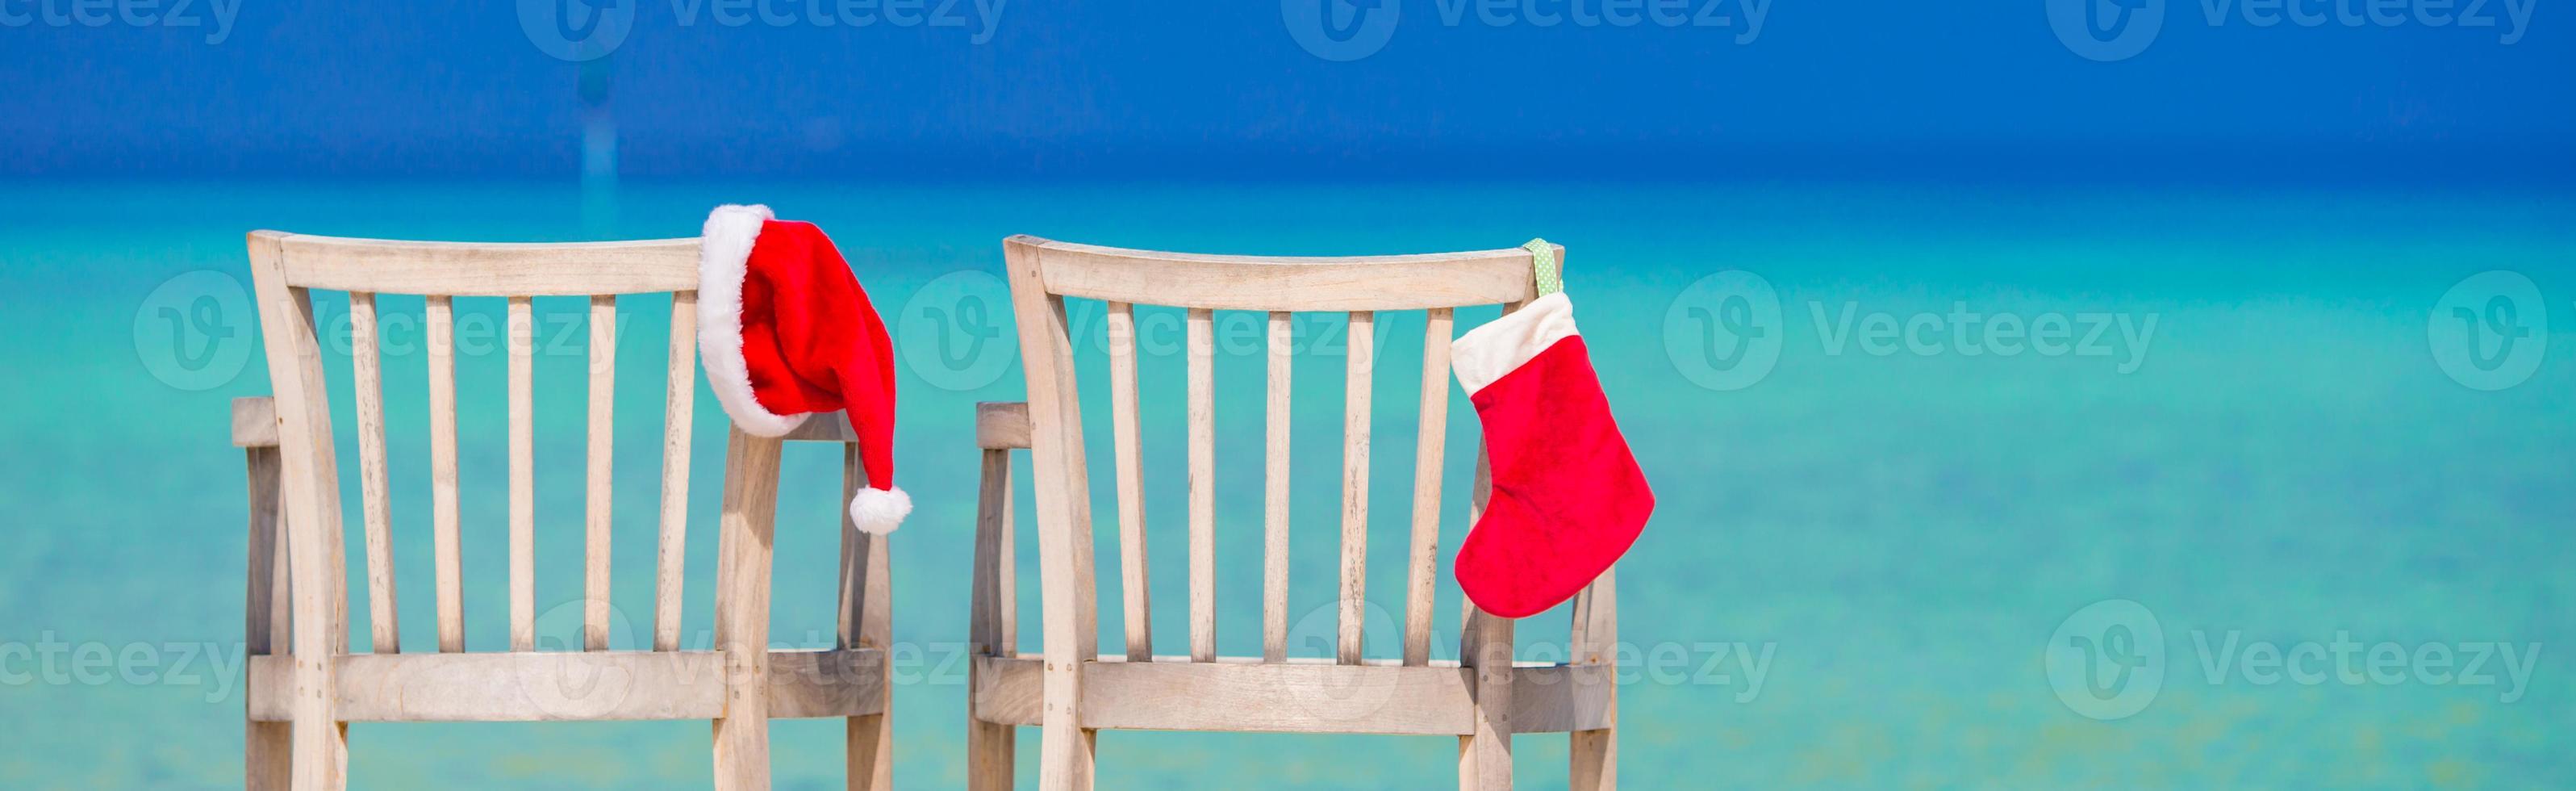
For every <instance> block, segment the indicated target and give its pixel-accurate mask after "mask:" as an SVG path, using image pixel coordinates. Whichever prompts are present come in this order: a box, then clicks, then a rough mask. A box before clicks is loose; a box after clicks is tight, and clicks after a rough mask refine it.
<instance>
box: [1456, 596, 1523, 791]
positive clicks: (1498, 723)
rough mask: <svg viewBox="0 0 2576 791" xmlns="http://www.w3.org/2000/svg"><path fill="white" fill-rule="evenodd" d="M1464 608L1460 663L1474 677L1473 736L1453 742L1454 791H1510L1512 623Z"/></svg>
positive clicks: (1506, 619)
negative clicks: (1455, 759)
mask: <svg viewBox="0 0 2576 791" xmlns="http://www.w3.org/2000/svg"><path fill="white" fill-rule="evenodd" d="M1473 608H1474V605H1469V610H1470V611H1469V613H1468V615H1467V627H1466V629H1465V634H1464V638H1465V639H1464V642H1465V646H1464V647H1465V649H1466V650H1464V651H1461V652H1460V653H1459V657H1460V659H1461V661H1462V662H1464V663H1465V664H1467V665H1468V666H1469V667H1471V668H1473V669H1474V670H1475V673H1476V680H1475V684H1474V685H1473V686H1472V687H1471V688H1470V689H1471V690H1472V694H1473V696H1474V703H1475V707H1476V711H1475V726H1476V732H1475V733H1473V734H1470V735H1467V736H1460V737H1458V788H1459V789H1460V791H1510V789H1511V787H1512V721H1511V711H1512V620H1511V619H1509V618H1496V617H1493V616H1490V615H1486V614H1485V613H1483V612H1482V611H1477V610H1474V609H1473Z"/></svg>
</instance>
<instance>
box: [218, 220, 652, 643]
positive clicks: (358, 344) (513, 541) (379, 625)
mask: <svg viewBox="0 0 2576 791" xmlns="http://www.w3.org/2000/svg"><path fill="white" fill-rule="evenodd" d="M249 241H250V258H251V271H252V275H253V278H254V281H255V283H256V288H257V291H258V294H259V300H260V315H261V319H262V324H263V333H262V334H263V336H264V338H265V343H266V344H267V351H268V360H269V375H270V377H271V379H272V380H273V385H274V388H275V399H276V416H277V421H278V442H279V446H280V448H281V450H282V458H281V461H282V467H283V470H282V472H283V474H282V475H281V482H282V484H283V490H282V495H283V496H282V499H283V501H284V505H285V508H286V512H287V514H288V520H289V523H290V525H293V527H292V528H291V529H290V533H291V535H293V536H295V537H296V539H295V540H296V541H298V542H301V543H304V544H307V545H312V544H316V543H317V542H315V541H304V540H303V539H304V537H307V536H311V537H314V538H316V539H318V544H319V546H315V547H313V548H315V549H318V550H319V551H320V552H321V553H323V554H322V556H321V557H318V558H310V559H308V560H309V561H310V562H311V563H312V564H313V565H311V566H307V565H306V563H305V562H301V561H300V562H297V563H296V564H294V565H295V567H296V568H297V569H298V571H299V572H301V571H303V570H304V569H306V568H314V569H317V570H323V571H324V574H323V576H325V577H327V578H328V581H329V589H330V590H331V592H332V595H330V596H328V597H327V599H328V605H327V606H328V610H327V611H324V612H317V613H311V614H307V613H306V612H304V611H303V610H302V607H303V606H304V602H305V600H306V598H307V597H304V596H300V595H299V596H297V597H295V598H296V599H297V606H298V608H299V609H298V610H297V612H296V617H295V620H296V624H297V626H298V628H297V629H296V630H295V631H296V632H298V635H297V636H298V637H299V638H302V637H303V636H304V635H303V634H302V633H303V632H305V629H304V628H303V625H304V624H317V623H319V624H328V625H329V627H330V628H329V631H330V633H331V634H330V637H329V645H330V648H329V650H330V652H331V653H335V654H340V653H347V652H348V628H347V618H346V617H345V608H346V607H347V601H348V597H347V593H346V590H347V583H346V578H345V572H343V571H342V569H341V563H340V562H339V558H340V557H342V554H341V552H340V546H341V541H342V538H341V536H342V532H341V530H342V528H341V522H340V514H341V510H340V509H341V504H340V495H339V492H340V488H339V472H338V466H337V460H336V459H335V457H334V451H333V443H332V436H333V435H332V427H331V410H330V406H329V403H328V401H327V397H326V395H325V394H326V392H327V390H328V388H327V387H326V386H325V384H324V374H323V367H322V358H321V346H320V343H319V338H320V335H319V333H318V332H317V328H316V326H315V321H314V311H313V301H312V295H311V293H310V292H311V291H312V290H314V289H326V290H342V291H347V292H348V294H349V326H350V336H349V338H350V342H351V343H350V346H351V348H350V362H351V365H350V367H351V370H352V373H353V378H354V379H355V382H354V384H355V386H354V387H353V388H352V390H353V392H354V394H355V400H356V403H355V407H356V416H357V438H356V439H357V448H358V454H359V462H358V465H357V469H358V474H359V478H360V480H359V484H360V485H359V491H360V493H361V496H362V497H363V498H364V503H363V508H362V509H361V513H362V514H363V515H364V519H365V540H366V554H365V557H366V569H365V571H366V577H367V601H368V605H369V615H370V619H369V621H370V623H371V625H372V633H373V638H374V643H373V650H374V651H375V652H376V653H396V652H399V651H400V650H401V634H400V629H399V609H398V608H397V607H396V605H395V592H394V566H393V547H392V535H391V532H392V531H391V526H390V522H391V513H392V509H391V504H390V503H389V501H388V495H387V477H388V475H387V470H386V464H385V425H384V424H385V421H384V397H383V387H382V366H381V364H380V362H379V320H378V316H377V311H376V295H377V294H379V293H394V294H417V295H421V296H423V297H425V298H426V299H425V301H426V306H427V307H426V314H427V315H426V316H425V321H424V322H423V326H424V328H425V333H424V343H423V346H424V347H425V349H426V351H427V355H428V363H429V380H428V381H429V397H428V403H429V433H430V454H429V455H430V467H431V469H430V476H431V501H430V513H431V529H432V532H433V542H434V543H433V552H434V555H435V571H436V576H437V584H436V593H437V609H436V613H437V623H438V630H437V634H438V650H439V651H441V652H455V651H463V650H464V649H465V622H464V605H463V594H462V589H463V581H462V580H461V579H460V577H461V575H462V572H461V563H460V557H459V555H460V552H459V543H458V539H457V476H456V459H457V450H456V448H457V436H456V426H457V422H456V354H455V353H456V343H455V300H456V299H458V298H487V297H488V298H499V299H504V300H506V301H507V304H508V308H507V310H508V319H507V322H506V324H507V332H505V333H504V335H505V337H506V346H507V348H508V356H509V398H508V403H509V407H508V411H509V440H508V442H509V453H508V456H509V618H510V650H512V651H530V650H534V649H535V648H536V615H537V613H536V598H535V584H534V575H535V571H534V565H535V564H534V553H533V551H532V544H533V535H534V531H535V520H536V515H535V514H536V511H535V473H534V463H533V461H532V458H531V457H532V455H533V446H534V439H533V437H534V430H533V426H532V423H533V416H534V412H535V410H534V405H533V402H534V399H533V395H534V394H533V390H534V387H533V382H532V380H533V377H534V373H533V369H534V357H535V355H534V344H535V337H534V336H535V315H534V308H533V303H532V299H533V298H535V297H570V296H579V297H587V298H589V300H590V307H589V325H590V346H589V383H590V387H589V394H588V400H589V424H588V438H589V442H588V451H587V460H588V463H587V468H586V469H587V474H586V476H585V494H586V499H585V503H586V506H585V507H586V519H585V531H584V532H585V540H584V549H585V563H584V584H583V591H584V597H583V598H584V601H585V604H584V607H583V617H582V644H583V648H584V649H585V650H593V651H596V650H604V649H606V648H607V647H608V636H609V633H610V623H611V613H612V611H611V608H610V607H609V595H608V592H609V587H608V582H609V536H610V532H609V528H610V521H609V507H610V501H609V493H610V474H609V471H610V453H611V448H612V444H611V435H612V431H611V430H612V428H613V425H614V424H613V402H614V399H613V397H612V394H613V392H614V390H615V383H616V372H617V361H616V354H617V351H616V347H617V335H616V333H617V329H618V322H617V300H618V297H619V295H624V294H646V293H654V292H669V293H670V294H671V295H672V297H671V298H672V301H671V331H670V364H669V368H668V377H667V387H668V394H667V396H666V403H665V408H664V411H663V424H664V428H663V434H662V437H663V441H662V452H663V456H662V476H661V480H662V492H661V545H660V552H659V554H658V563H657V569H656V576H655V579H656V586H655V591H656V595H655V600H654V617H653V635H652V648H653V649H654V650H656V651H669V650H675V649H677V648H678V645H679V641H680V588H681V577H682V568H683V566H682V561H683V555H684V552H683V549H684V548H683V544H684V543H685V535H686V529H685V522H686V514H687V512H688V488H689V487H688V480H689V438H690V428H691V427H690V418H691V412H692V409H693V403H692V401H693V399H694V394H695V392H696V378H695V377H696V373H695V370H696V368H697V362H696V351H697V346H696V343H695V335H696V318H697V311H696V309H695V304H696V299H697V292H696V289H697V285H698V241H697V240H696V239H665V240H657V241H636V242H605V243H577V244H459V243H441V242H403V241H382V240H369V239H339V238H330V237H320V236H303V235H295V234H285V233H279V232H275V231H258V232H254V233H252V234H251V235H250V240H249ZM291 551H300V549H296V550H291ZM310 579H314V577H312V576H299V577H298V578H297V580H296V585H297V586H298V587H299V588H301V587H302V586H304V585H305V584H307V583H306V582H305V580H310ZM317 616H318V617H317Z"/></svg>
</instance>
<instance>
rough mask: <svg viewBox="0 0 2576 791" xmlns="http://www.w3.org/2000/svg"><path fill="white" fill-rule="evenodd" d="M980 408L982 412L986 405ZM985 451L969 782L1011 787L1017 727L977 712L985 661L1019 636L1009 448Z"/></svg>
mask: <svg viewBox="0 0 2576 791" xmlns="http://www.w3.org/2000/svg"><path fill="white" fill-rule="evenodd" d="M977 412H978V414H979V415H980V414H981V413H982V412H983V406H982V405H979V406H978V407H977ZM978 422H979V423H980V422H981V421H980V419H979V421H978ZM983 453H984V471H983V479H982V482H981V485H980V486H979V487H978V488H979V492H978V496H977V499H976V505H975V569H974V572H973V574H974V579H973V583H974V590H973V593H972V596H971V600H970V602H969V604H968V608H969V613H970V615H969V617H970V621H971V631H972V632H973V639H974V641H975V642H974V646H975V648H974V652H975V656H972V657H968V664H967V669H966V673H967V676H966V787H967V789H969V791H1011V785H1012V783H1013V782H1014V778H1013V777H1012V775H1013V774H1014V773H1015V770H1016V769H1017V767H1016V766H1014V765H1013V764H1014V763H1015V762H1016V761H1017V760H1018V750H1019V728H1018V727H1015V726H1011V725H999V724H995V723H990V722H985V721H984V720H983V719H982V718H980V717H977V716H976V713H977V712H978V711H980V710H981V708H982V706H981V702H980V701H978V700H976V697H975V696H976V691H977V690H981V689H983V688H984V687H983V685H982V684H981V683H979V682H981V681H982V678H981V676H982V675H983V670H982V664H983V663H982V661H981V660H982V659H983V658H984V657H987V656H1011V655H1014V654H1016V653H1017V652H1018V650H1019V647H1018V641H1019V635H1017V634H1013V633H1012V629H1011V627H1010V622H1011V620H1012V618H1011V613H1012V610H1013V609H1015V608H1017V607H1018V606H1019V604H1018V602H1016V601H1014V600H1013V598H1012V597H1013V587H1014V584H1013V583H1014V580H1013V577H1014V576H1016V574H1017V570H1016V568H1015V566H1014V558H1013V556H1012V554H1011V455H1010V453H1011V452H1010V451H1008V450H1002V449H986V450H985V451H984V452H983Z"/></svg>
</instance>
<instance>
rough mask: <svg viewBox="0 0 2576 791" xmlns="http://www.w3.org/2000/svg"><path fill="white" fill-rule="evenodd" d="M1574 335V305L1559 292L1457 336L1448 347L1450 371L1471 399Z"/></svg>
mask: <svg viewBox="0 0 2576 791" xmlns="http://www.w3.org/2000/svg"><path fill="white" fill-rule="evenodd" d="M1575 335H1576V332H1575V329H1574V303H1573V301H1571V300H1568V299H1566V296H1565V292H1562V291H1560V292H1557V293H1554V294H1549V295H1547V296H1544V297H1539V298H1538V299H1534V300H1531V301H1530V303H1529V304H1528V305H1525V306H1522V307H1521V309H1520V310H1516V311H1512V312H1511V314H1510V315H1506V316H1504V317H1502V318H1499V319H1495V320H1493V321H1488V322H1485V324H1484V326H1481V327H1477V328H1475V329H1472V330H1468V331H1467V334H1465V335H1460V336H1458V340H1457V341H1456V342H1455V343H1452V344H1450V364H1449V368H1450V370H1452V371H1455V372H1457V374H1458V385H1459V386H1460V387H1464V388H1466V389H1467V395H1470V396H1473V395H1475V394H1476V391H1478V390H1483V389H1485V386H1486V385H1489V384H1493V383H1494V380H1496V379H1501V378H1503V375H1504V374H1508V373H1511V372H1513V371H1516V370H1519V369H1520V367H1521V366H1522V365H1523V364H1526V363H1528V362H1529V361H1530V358H1533V357H1537V356H1538V354H1539V352H1543V351H1547V350H1548V348H1549V347H1551V346H1555V345H1556V343H1557V342H1558V341H1562V340H1565V339H1567V338H1571V337H1574V336H1575Z"/></svg>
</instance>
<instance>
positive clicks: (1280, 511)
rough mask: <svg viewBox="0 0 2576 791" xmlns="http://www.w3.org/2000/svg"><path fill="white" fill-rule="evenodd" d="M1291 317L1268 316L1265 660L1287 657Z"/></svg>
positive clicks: (1264, 460)
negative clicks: (1268, 391) (1268, 375)
mask: <svg viewBox="0 0 2576 791" xmlns="http://www.w3.org/2000/svg"><path fill="white" fill-rule="evenodd" d="M1289 318H1290V314H1288V313H1287V312H1284V311H1281V312H1274V313H1271V314H1270V328H1269V333H1270V338H1269V348H1270V381H1269V385H1270V394H1269V396H1270V397H1269V406H1268V407H1267V408H1266V410H1267V413H1268V417H1267V420H1268V425H1267V426H1266V427H1265V437H1264V439H1263V442H1262V448H1263V450H1262V463H1261V659H1262V661H1264V662H1278V661H1281V660H1284V659H1287V658H1288V423H1289V413H1288V405H1289V400H1288V391H1289V377H1290V376H1291V375H1292V374H1293V372H1294V369H1295V363H1296V357H1295V356H1294V354H1293V353H1294V351H1295V349H1294V348H1292V344H1293V341H1294V340H1295V335H1294V333H1293V331H1292V328H1291V327H1290V326H1289Z"/></svg>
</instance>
